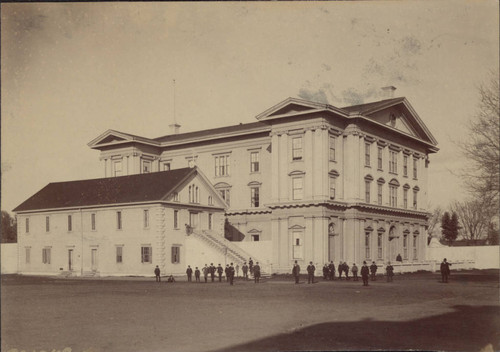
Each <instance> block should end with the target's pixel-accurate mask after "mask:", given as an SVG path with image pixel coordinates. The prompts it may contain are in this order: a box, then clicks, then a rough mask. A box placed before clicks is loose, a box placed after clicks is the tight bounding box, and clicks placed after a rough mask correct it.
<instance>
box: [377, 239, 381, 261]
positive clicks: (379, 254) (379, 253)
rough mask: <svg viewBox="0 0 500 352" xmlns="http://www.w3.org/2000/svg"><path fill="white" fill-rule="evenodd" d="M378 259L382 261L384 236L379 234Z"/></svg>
mask: <svg viewBox="0 0 500 352" xmlns="http://www.w3.org/2000/svg"><path fill="white" fill-rule="evenodd" d="M377 257H378V259H382V234H381V233H379V234H378V236H377Z"/></svg>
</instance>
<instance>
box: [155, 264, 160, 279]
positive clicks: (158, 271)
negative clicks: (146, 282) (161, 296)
mask: <svg viewBox="0 0 500 352" xmlns="http://www.w3.org/2000/svg"><path fill="white" fill-rule="evenodd" d="M155 277H156V282H160V281H161V278H160V268H159V267H158V265H157V266H156V268H155Z"/></svg>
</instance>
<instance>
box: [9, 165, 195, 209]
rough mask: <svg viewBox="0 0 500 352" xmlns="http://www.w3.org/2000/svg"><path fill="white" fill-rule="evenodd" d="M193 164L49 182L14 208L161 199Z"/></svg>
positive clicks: (190, 172)
mask: <svg viewBox="0 0 500 352" xmlns="http://www.w3.org/2000/svg"><path fill="white" fill-rule="evenodd" d="M195 172H197V169H196V168H183V169H176V170H171V171H162V172H152V173H148V174H138V175H130V176H119V177H108V178H98V179H92V180H79V181H69V182H55V183H49V184H48V185H47V186H45V187H44V188H42V189H41V190H40V191H38V192H37V193H35V194H34V195H33V196H31V197H30V198H28V199H27V200H26V201H24V202H23V203H22V204H21V205H19V206H18V207H16V208H15V209H14V211H15V212H19V211H29V210H42V209H57V208H68V207H84V206H94V205H95V206H98V205H109V204H124V203H125V204H126V203H136V202H148V201H158V200H162V199H163V198H164V197H165V196H166V195H167V194H168V193H170V192H171V191H172V190H173V189H175V188H176V186H178V185H179V183H180V182H182V181H183V180H184V179H186V178H187V177H188V176H189V175H190V174H192V173H195Z"/></svg>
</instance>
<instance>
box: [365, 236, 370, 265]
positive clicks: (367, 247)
mask: <svg viewBox="0 0 500 352" xmlns="http://www.w3.org/2000/svg"><path fill="white" fill-rule="evenodd" d="M370 239H371V236H370V233H369V232H365V258H366V259H369V258H370V257H371V256H370V254H371V253H370V252H371V250H370Z"/></svg>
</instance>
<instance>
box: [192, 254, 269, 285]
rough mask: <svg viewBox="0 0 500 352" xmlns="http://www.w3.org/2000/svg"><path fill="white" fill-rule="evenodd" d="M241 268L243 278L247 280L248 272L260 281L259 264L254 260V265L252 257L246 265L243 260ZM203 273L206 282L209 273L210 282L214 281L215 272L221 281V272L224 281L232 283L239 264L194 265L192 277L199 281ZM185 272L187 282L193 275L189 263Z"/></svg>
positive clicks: (256, 280)
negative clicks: (224, 265) (223, 265)
mask: <svg viewBox="0 0 500 352" xmlns="http://www.w3.org/2000/svg"><path fill="white" fill-rule="evenodd" d="M241 270H242V272H243V278H244V279H245V280H248V273H249V272H250V274H252V275H253V277H254V280H255V283H258V282H259V281H260V275H261V273H260V266H259V262H256V263H255V265H254V264H253V260H252V258H250V259H249V261H248V265H247V262H244V263H243V265H242V267H241ZM202 273H203V278H204V280H205V282H208V276H209V275H210V279H211V281H212V282H214V281H215V274H217V276H218V278H219V282H222V274H225V277H226V281H227V282H229V284H230V285H233V282H234V276H235V273H236V275H237V276H238V275H239V265H238V264H236V267H235V266H234V265H233V263H231V264H226V267H225V268H223V267H222V266H221V265H220V264H219V265H218V266H214V264H213V263H210V266H208V265H207V264H205V266H204V267H203V268H201V270H200V269H198V267H195V270H194V277H195V280H196V282H201V279H200V278H201V274H202ZM186 274H187V279H188V282H192V276H193V269H192V268H191V266H190V265H188V267H187V269H186Z"/></svg>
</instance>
